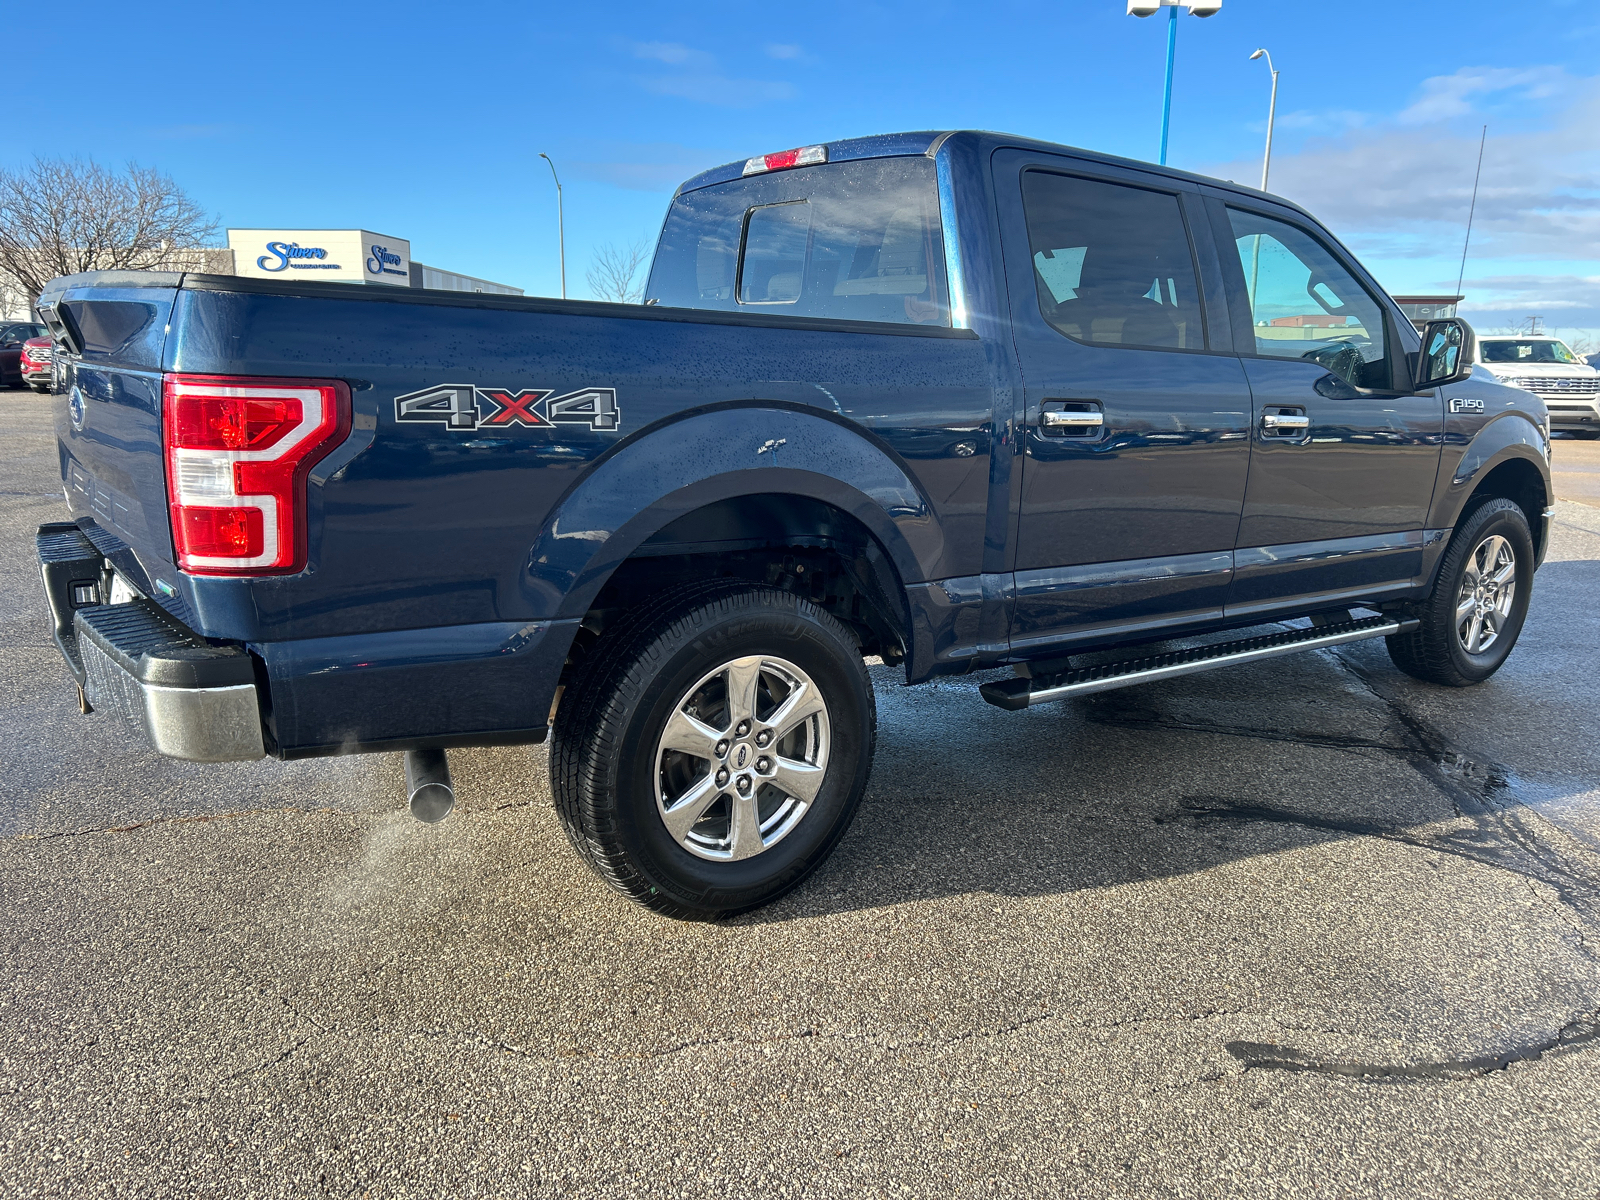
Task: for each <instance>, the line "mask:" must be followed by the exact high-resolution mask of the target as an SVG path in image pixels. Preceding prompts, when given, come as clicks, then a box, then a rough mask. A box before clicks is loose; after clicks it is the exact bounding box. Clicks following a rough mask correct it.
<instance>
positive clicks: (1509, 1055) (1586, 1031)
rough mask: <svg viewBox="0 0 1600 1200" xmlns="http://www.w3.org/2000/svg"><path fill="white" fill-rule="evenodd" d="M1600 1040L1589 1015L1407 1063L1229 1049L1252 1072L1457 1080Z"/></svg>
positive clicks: (1599, 1027)
mask: <svg viewBox="0 0 1600 1200" xmlns="http://www.w3.org/2000/svg"><path fill="white" fill-rule="evenodd" d="M1597 1039H1600V1023H1597V1021H1596V1018H1595V1014H1593V1013H1585V1014H1583V1015H1581V1016H1578V1017H1576V1018H1574V1019H1573V1020H1571V1021H1569V1022H1567V1024H1565V1025H1563V1026H1562V1027H1561V1028H1560V1029H1559V1030H1558V1031H1557V1032H1556V1034H1555V1036H1554V1037H1551V1038H1546V1039H1545V1040H1543V1041H1539V1042H1531V1043H1527V1044H1525V1045H1521V1046H1514V1047H1512V1048H1510V1049H1508V1050H1504V1051H1502V1052H1501V1053H1499V1054H1484V1055H1477V1056H1475V1057H1472V1058H1460V1059H1447V1060H1444V1061H1439V1062H1421V1063H1412V1064H1410V1065H1407V1066H1400V1065H1394V1064H1383V1063H1368V1062H1358V1061H1344V1060H1338V1059H1330V1058H1320V1057H1317V1056H1314V1055H1310V1054H1306V1053H1304V1052H1302V1051H1300V1050H1295V1049H1292V1048H1289V1047H1285V1046H1272V1045H1267V1044H1264V1043H1261V1042H1228V1043H1226V1046H1225V1048H1226V1049H1227V1051H1228V1053H1229V1054H1231V1055H1233V1057H1234V1058H1236V1059H1238V1060H1239V1061H1240V1062H1241V1063H1243V1064H1244V1069H1245V1070H1246V1071H1263V1070H1272V1071H1304V1072H1308V1073H1311V1074H1315V1075H1333V1076H1341V1077H1343V1078H1347V1079H1426V1080H1444V1081H1448V1080H1457V1079H1470V1078H1472V1077H1474V1076H1479V1075H1488V1074H1491V1073H1492V1072H1495V1071H1504V1070H1506V1069H1507V1068H1508V1067H1510V1066H1512V1065H1513V1064H1515V1063H1524V1062H1537V1061H1539V1060H1540V1059H1542V1058H1543V1057H1545V1055H1547V1054H1565V1053H1568V1052H1570V1051H1573V1050H1577V1049H1579V1048H1580V1047H1582V1046H1586V1045H1588V1044H1589V1043H1591V1042H1594V1041H1596V1040H1597Z"/></svg>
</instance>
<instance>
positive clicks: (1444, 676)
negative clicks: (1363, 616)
mask: <svg viewBox="0 0 1600 1200" xmlns="http://www.w3.org/2000/svg"><path fill="white" fill-rule="evenodd" d="M1495 537H1499V538H1503V539H1505V541H1506V542H1507V543H1508V544H1509V547H1510V551H1511V554H1512V556H1513V557H1514V559H1515V568H1516V576H1515V583H1516V587H1515V590H1514V592H1513V595H1512V599H1511V603H1510V605H1509V612H1508V613H1507V614H1506V616H1505V618H1504V620H1503V623H1501V624H1500V626H1499V627H1498V629H1497V631H1496V633H1495V636H1494V638H1493V640H1492V641H1491V642H1489V643H1488V644H1487V645H1486V646H1485V647H1484V648H1483V650H1482V651H1481V652H1479V653H1471V652H1469V651H1468V649H1467V647H1466V645H1465V644H1464V643H1463V639H1462V636H1461V634H1460V633H1459V632H1458V628H1457V619H1456V605H1457V602H1458V601H1459V600H1460V598H1461V596H1462V587H1463V584H1464V583H1465V581H1466V579H1467V572H1468V568H1469V566H1472V565H1473V562H1474V556H1475V555H1476V554H1477V553H1478V551H1479V548H1480V547H1483V546H1484V545H1485V544H1486V543H1487V542H1488V540H1489V539H1490V538H1495ZM1533 567H1534V551H1533V534H1532V533H1531V532H1530V531H1529V529H1528V517H1527V514H1526V513H1524V512H1523V511H1522V508H1521V506H1520V505H1518V504H1516V503H1515V502H1514V501H1511V500H1505V499H1495V500H1490V501H1488V502H1486V503H1484V504H1482V505H1480V506H1479V507H1477V508H1475V509H1473V510H1472V511H1471V512H1470V513H1469V514H1468V515H1467V517H1466V519H1465V520H1464V521H1462V522H1461V524H1460V525H1458V526H1457V527H1456V531H1455V533H1454V534H1453V535H1452V536H1451V538H1450V545H1449V546H1448V548H1446V550H1445V552H1444V561H1443V562H1441V563H1440V564H1439V572H1438V575H1437V576H1435V578H1434V584H1433V591H1432V592H1430V593H1429V595H1428V598H1427V600H1425V601H1423V603H1422V604H1420V605H1419V606H1418V607H1417V608H1416V610H1415V613H1414V615H1415V616H1417V617H1418V618H1420V619H1421V621H1422V624H1421V626H1420V627H1419V628H1418V629H1416V630H1415V631H1413V632H1411V633H1402V634H1398V635H1396V636H1394V637H1391V638H1388V639H1387V641H1388V644H1389V657H1390V658H1392V659H1393V660H1394V665H1395V666H1397V667H1399V668H1400V669H1401V670H1402V671H1404V672H1405V673H1406V674H1407V675H1410V676H1412V677H1413V678H1415V679H1421V680H1423V681H1424V682H1426V683H1437V684H1442V685H1443V686H1445V687H1470V686H1471V685H1473V684H1475V683H1482V682H1483V681H1484V680H1485V679H1487V678H1489V676H1491V675H1493V674H1494V673H1495V672H1496V671H1498V670H1499V669H1500V667H1501V664H1503V663H1504V662H1505V661H1506V659H1507V658H1508V657H1509V656H1510V654H1511V650H1512V647H1514V646H1515V645H1516V644H1517V635H1518V634H1520V633H1521V632H1522V623H1523V620H1524V619H1525V618H1526V617H1527V615H1528V599H1529V597H1530V595H1531V594H1532V591H1533Z"/></svg>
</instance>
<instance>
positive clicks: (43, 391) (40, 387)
mask: <svg viewBox="0 0 1600 1200" xmlns="http://www.w3.org/2000/svg"><path fill="white" fill-rule="evenodd" d="M28 386H29V387H31V388H32V389H33V390H34V391H36V392H38V393H39V394H40V395H42V396H47V395H49V394H50V385H49V384H48V383H30V384H29V385H28Z"/></svg>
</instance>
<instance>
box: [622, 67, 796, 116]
mask: <svg viewBox="0 0 1600 1200" xmlns="http://www.w3.org/2000/svg"><path fill="white" fill-rule="evenodd" d="M641 82H642V83H643V84H644V88H645V90H646V91H649V92H654V93H655V94H656V95H658V96H677V97H680V98H681V99H684V100H698V101H700V102H701V103H702V104H722V105H726V106H728V107H729V108H744V107H746V106H748V105H751V104H761V103H763V102H765V101H768V100H788V99H791V98H792V97H793V96H794V95H795V94H796V93H795V88H794V85H793V84H792V83H784V82H783V81H782V80H776V79H729V78H728V77H727V76H726V75H662V76H658V77H656V78H654V79H645V80H642V81H641Z"/></svg>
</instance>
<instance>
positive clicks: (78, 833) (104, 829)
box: [8, 805, 326, 842]
mask: <svg viewBox="0 0 1600 1200" xmlns="http://www.w3.org/2000/svg"><path fill="white" fill-rule="evenodd" d="M306 811H309V810H307V809H302V808H299V807H298V806H296V805H289V806H287V807H285V808H241V809H236V810H234V811H231V812H219V813H192V814H190V815H188V816H178V817H147V818H145V819H144V820H143V821H130V822H129V823H128V824H126V825H93V826H90V827H89V828H88V829H58V830H56V831H55V832H54V833H18V834H13V835H12V836H11V837H10V838H9V839H8V840H9V841H13V842H53V841H55V840H57V839H58V838H76V837H89V836H91V835H93V834H97V833H133V832H135V831H136V830H140V829H147V828H149V827H150V826H152V825H191V824H201V823H204V822H206V821H225V820H228V819H230V818H232V817H256V816H262V815H263V814H267V813H284V812H306ZM324 811H326V810H324Z"/></svg>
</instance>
